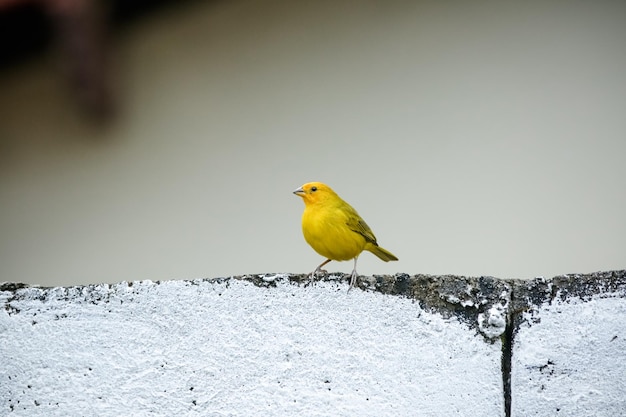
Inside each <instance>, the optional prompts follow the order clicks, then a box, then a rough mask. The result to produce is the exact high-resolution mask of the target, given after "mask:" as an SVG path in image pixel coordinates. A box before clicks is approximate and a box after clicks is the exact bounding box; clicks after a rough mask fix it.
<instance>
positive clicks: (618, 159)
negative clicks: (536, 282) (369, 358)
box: [0, 0, 626, 285]
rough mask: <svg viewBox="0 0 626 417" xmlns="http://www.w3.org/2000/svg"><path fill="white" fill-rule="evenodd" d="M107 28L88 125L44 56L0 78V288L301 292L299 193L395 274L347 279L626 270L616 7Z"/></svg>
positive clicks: (303, 249) (149, 17)
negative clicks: (282, 280) (103, 113)
mask: <svg viewBox="0 0 626 417" xmlns="http://www.w3.org/2000/svg"><path fill="white" fill-rule="evenodd" d="M107 12H110V9H106V8H105V16H106V15H107ZM108 16H110V14H109V15H108ZM107 19H110V18H107ZM111 20H112V19H111ZM107 22H109V23H106V24H105V26H107V28H108V29H107V33H108V36H107V38H106V40H105V41H104V43H105V44H106V46H107V48H108V49H107V50H108V53H107V59H106V64H103V65H106V68H108V69H107V71H106V73H107V75H106V77H107V79H108V80H109V81H110V84H111V91H112V92H113V93H112V97H113V100H112V102H113V103H114V104H113V105H112V106H111V107H112V108H114V111H113V112H112V115H111V116H107V117H105V118H103V120H97V121H94V118H93V117H90V116H87V115H85V112H84V111H82V110H81V105H80V103H79V102H78V101H77V100H76V99H75V98H76V97H75V96H76V94H74V93H72V92H71V91H72V90H71V89H68V83H67V82H66V79H65V78H64V75H63V68H64V63H63V62H64V59H63V58H62V57H63V56H64V55H63V53H62V52H61V51H60V49H61V48H59V47H56V46H55V45H57V44H55V43H52V46H50V47H46V48H43V49H42V50H41V51H40V52H38V53H37V54H34V55H31V56H29V57H28V58H26V59H17V60H13V61H12V64H11V65H5V66H3V68H2V70H1V71H0V117H1V119H0V281H18V282H26V283H31V284H42V285H71V284H86V283H98V282H117V281H121V280H140V279H151V280H166V279H190V278H205V277H219V276H229V275H238V274H246V273H262V272H294V273H295V272H297V273H301V272H310V271H311V270H313V269H314V268H315V267H316V266H317V265H318V264H319V263H320V262H321V261H322V260H323V259H322V258H321V257H320V256H319V255H317V254H316V253H315V252H314V251H313V250H312V249H311V248H310V247H309V246H308V245H307V244H306V243H305V241H304V239H303V238H302V234H301V229H300V216H301V213H302V209H303V203H302V201H301V200H300V199H299V198H298V197H296V196H294V195H293V194H292V193H291V192H292V191H293V190H294V189H295V188H297V187H299V186H300V185H301V184H302V183H304V182H308V181H313V180H315V181H322V182H326V183H327V184H329V185H330V186H332V187H333V188H334V189H335V191H337V192H338V193H339V194H340V195H341V196H342V197H343V198H344V199H345V200H347V201H348V202H349V203H350V204H352V205H353V206H354V207H355V208H356V209H357V210H358V211H359V213H360V214H361V215H362V217H364V218H365V220H366V221H367V222H368V223H369V225H370V226H371V227H372V229H373V230H374V232H375V233H376V236H377V237H378V241H379V243H380V244H381V246H383V247H385V248H387V249H388V250H390V251H391V252H393V253H394V254H395V255H397V256H398V257H399V258H400V261H399V262H394V263H384V262H381V261H380V260H379V259H377V258H376V257H374V256H373V255H371V254H369V253H365V254H363V255H362V256H361V258H360V260H359V268H358V271H359V273H360V274H362V275H371V274H383V273H385V274H386V273H395V272H407V273H410V274H415V273H427V274H446V273H451V274H462V275H494V276H498V277H503V278H530V277H535V276H546V277H549V276H553V275H557V274H562V273H571V272H590V271H596V270H609V269H621V268H625V267H626V216H625V214H624V213H626V163H625V162H624V160H625V152H626V24H625V23H624V22H626V2H623V1H594V2H584V1H560V0H542V1H529V2H502V1H483V0H480V1H473V2H466V1H451V2H447V1H445V2H442V1H394V0H392V1H389V0H387V1H361V2H349V1H337V0H333V1H318V2H308V3H307V2H292V1H285V0H275V1H271V0H242V1H233V2H226V1H205V2H203V1H195V2H184V3H182V4H179V5H177V7H169V6H163V7H159V8H158V9H155V10H151V11H150V12H149V13H145V14H142V15H141V17H140V18H135V19H133V20H132V22H130V23H127V24H124V25H116V24H114V23H110V21H109V20H107ZM96 67H97V66H96ZM96 107H97V106H96ZM351 268H352V263H351V262H343V263H336V262H333V263H331V264H329V265H328V270H330V271H342V272H349V271H350V270H351Z"/></svg>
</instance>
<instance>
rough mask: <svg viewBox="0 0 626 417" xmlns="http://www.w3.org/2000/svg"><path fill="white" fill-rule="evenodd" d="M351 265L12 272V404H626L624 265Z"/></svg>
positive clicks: (5, 384)
mask: <svg viewBox="0 0 626 417" xmlns="http://www.w3.org/2000/svg"><path fill="white" fill-rule="evenodd" d="M348 279H349V276H348V275H347V274H327V275H324V276H322V277H320V278H319V279H317V280H315V282H311V281H310V280H309V277H308V276H306V275H290V274H255V275H246V276H239V277H227V278H216V279H206V280H194V281H167V282H163V283H159V282H157V283H152V282H135V283H120V284H115V285H107V284H103V285H90V286H86V287H68V288H31V287H28V286H25V285H23V284H16V283H5V284H0V356H2V358H3V359H5V360H4V361H3V365H2V366H0V410H1V411H2V412H3V413H4V412H9V413H12V414H13V415H29V416H30V415H34V416H37V415H71V414H72V413H74V412H78V413H79V414H80V413H84V412H85V410H87V411H89V412H93V413H95V414H97V415H119V413H120V412H121V411H120V410H124V411H126V412H128V411H129V410H130V411H132V412H134V413H136V414H139V415H141V414H142V413H144V414H145V413H152V412H157V411H159V412H161V411H164V410H165V411H166V413H169V414H171V415H175V414H176V415H178V414H181V413H184V414H185V413H186V414H189V413H191V414H194V413H195V414H198V415H205V414H206V413H207V412H215V413H222V414H224V413H225V414H226V415H237V413H238V411H240V410H242V409H247V410H254V411H255V412H259V413H263V414H264V415H285V413H290V412H296V413H298V412H300V413H305V414H307V415H316V413H317V414H319V415H324V414H328V412H331V411H332V410H335V411H336V410H340V411H341V414H342V415H381V413H382V414H384V413H386V412H389V413H392V414H395V415H400V414H402V413H405V412H409V411H408V410H415V409H420V410H422V411H424V412H425V413H426V414H428V415H503V416H507V417H508V416H530V415H537V416H543V415H559V416H561V415H566V416H579V415H595V416H615V415H626V396H624V395H623V393H624V392H626V337H625V336H624V335H626V320H624V317H626V271H623V270H622V271H608V272H598V273H593V274H570V275H562V276H557V277H554V278H551V279H544V278H535V279H532V280H502V279H497V278H493V277H462V276H451V275H446V276H432V275H413V276H410V275H408V274H396V275H375V276H372V277H365V276H362V277H360V278H359V280H358V286H359V288H360V289H361V290H363V291H361V290H359V289H353V290H352V291H350V292H348V291H347V289H348V287H347V285H346V283H347V281H348ZM251 284H253V285H251ZM255 287H263V289H259V288H255ZM390 296H398V297H397V298H394V297H390ZM470 376H471V377H470ZM233 378H234V379H233ZM468 378H469V379H468ZM468 381H470V382H471V381H474V382H471V383H470V384H466V382H468ZM187 385H188V386H189V387H187ZM155 387H156V388H155ZM183 387H187V388H183ZM220 387H221V388H220ZM192 388H193V389H192ZM155 389H156V391H155ZM220 390H221V391H220ZM320 390H321V391H320ZM327 391H328V392H327ZM216 392H217V393H218V394H216ZM241 392H245V394H246V395H245V396H241V395H240V394H241ZM219 393H221V395H220V394H219ZM235 393H236V395H235ZM224 395H226V397H224ZM129 396H130V397H132V398H130V397H129ZM235 397H237V398H242V400H241V401H240V400H237V401H235V400H234V399H233V398H235ZM285 398H287V400H285ZM129 399H130V400H131V402H132V400H134V401H135V402H134V403H133V404H134V405H132V406H131V407H130V408H128V405H127V404H128V401H129ZM457 400H458V401H457ZM424 404H428V406H427V407H426V406H425V405H424ZM72 407H74V408H72ZM251 407H252V408H251ZM338 407H339V408H338ZM424 407H426V408H424ZM79 410H80V411H79ZM438 410H439V411H440V412H439V411H438ZM68 413H69V414H68ZM203 413H205V414H203Z"/></svg>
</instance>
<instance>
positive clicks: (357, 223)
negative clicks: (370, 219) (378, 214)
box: [346, 207, 377, 245]
mask: <svg viewBox="0 0 626 417" xmlns="http://www.w3.org/2000/svg"><path fill="white" fill-rule="evenodd" d="M351 208H352V207H351ZM346 224H347V225H348V227H349V228H350V230H352V231H353V232H356V233H358V234H360V235H361V236H363V237H364V238H365V240H366V241H367V242H369V243H373V244H374V245H377V243H376V236H374V232H372V229H370V227H369V226H368V225H367V223H365V220H363V219H362V218H361V216H359V214H358V213H357V212H356V210H354V209H352V210H351V212H350V216H348V220H347V221H346Z"/></svg>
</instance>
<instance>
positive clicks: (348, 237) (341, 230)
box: [302, 204, 366, 261]
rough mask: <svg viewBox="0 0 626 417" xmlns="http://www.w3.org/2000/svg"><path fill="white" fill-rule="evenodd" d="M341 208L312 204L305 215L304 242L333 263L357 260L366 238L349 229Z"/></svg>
mask: <svg viewBox="0 0 626 417" xmlns="http://www.w3.org/2000/svg"><path fill="white" fill-rule="evenodd" d="M347 221H348V219H347V213H346V210H342V208H341V207H340V206H335V205H333V204H330V205H328V204H327V205H318V204H311V205H307V206H306V207H305V210H304V213H303V214H302V233H303V234H304V239H305V240H306V241H307V243H308V244H309V245H311V247H312V248H313V249H314V250H315V251H316V252H317V253H319V254H320V255H322V256H324V257H326V258H328V259H332V260H334V261H347V260H350V259H354V258H355V257H356V256H358V255H359V254H360V253H361V252H362V251H363V249H364V248H365V244H366V241H365V238H364V237H363V236H362V235H360V234H358V233H356V232H354V231H353V230H351V229H350V228H349V227H348V225H347Z"/></svg>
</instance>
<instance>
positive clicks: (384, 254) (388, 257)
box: [365, 245, 398, 262]
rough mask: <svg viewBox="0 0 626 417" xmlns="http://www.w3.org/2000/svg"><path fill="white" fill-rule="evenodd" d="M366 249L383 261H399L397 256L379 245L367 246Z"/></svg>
mask: <svg viewBox="0 0 626 417" xmlns="http://www.w3.org/2000/svg"><path fill="white" fill-rule="evenodd" d="M365 249H367V250H368V251H370V252H372V253H373V254H374V255H376V256H378V257H379V258H380V259H382V260H383V261H385V262H389V261H397V260H398V258H396V256H395V255H394V254H393V253H391V252H389V251H388V250H387V249H383V248H381V247H380V246H378V245H367V247H366V248H365Z"/></svg>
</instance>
